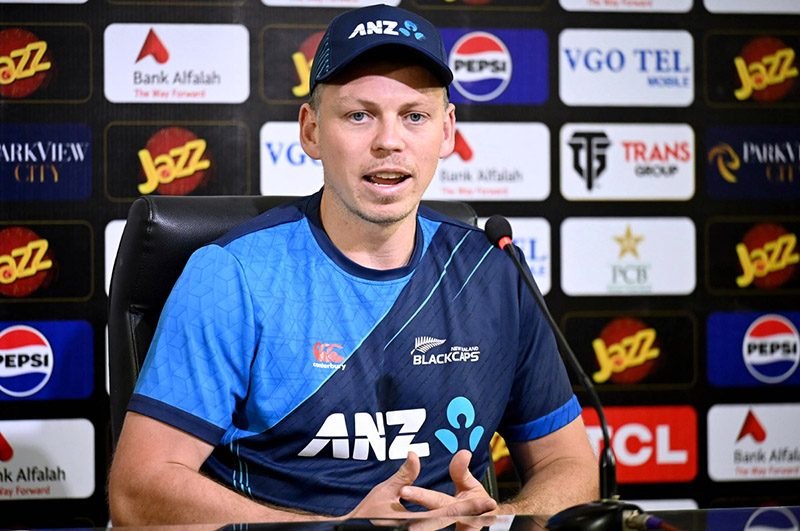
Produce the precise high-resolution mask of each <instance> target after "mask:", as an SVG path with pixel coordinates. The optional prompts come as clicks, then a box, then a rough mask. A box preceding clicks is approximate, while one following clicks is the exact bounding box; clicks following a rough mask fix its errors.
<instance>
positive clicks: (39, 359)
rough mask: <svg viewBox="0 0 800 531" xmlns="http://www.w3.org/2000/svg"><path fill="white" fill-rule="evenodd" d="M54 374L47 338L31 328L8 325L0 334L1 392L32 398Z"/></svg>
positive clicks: (50, 348) (50, 349)
mask: <svg viewBox="0 0 800 531" xmlns="http://www.w3.org/2000/svg"><path fill="white" fill-rule="evenodd" d="M52 374H53V349H52V347H51V346H50V342H49V341H48V340H47V338H46V337H45V336H44V334H42V333H41V332H39V331H38V330H36V329H35V328H32V327H30V326H25V325H15V326H10V327H8V328H6V329H4V330H3V331H2V332H0V392H3V393H6V394H7V395H10V396H14V397H25V396H31V395H33V394H35V393H37V392H38V391H39V390H41V389H42V388H43V387H44V386H45V385H47V382H48V381H49V380H50V376H51V375H52Z"/></svg>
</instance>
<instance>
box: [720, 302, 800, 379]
mask: <svg viewBox="0 0 800 531" xmlns="http://www.w3.org/2000/svg"><path fill="white" fill-rule="evenodd" d="M798 327H800V313H798V312H780V313H778V312H774V313H767V314H764V313H763V312H715V313H712V314H711V315H710V316H709V318H708V327H707V328H708V334H707V338H708V348H707V352H708V379H709V381H710V382H711V384H712V385H714V386H717V387H743V386H748V387H753V386H762V387H763V386H773V385H798V384H800V371H798V370H797V368H798V364H800V334H798Z"/></svg>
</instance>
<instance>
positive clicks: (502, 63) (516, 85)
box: [440, 28, 549, 104]
mask: <svg viewBox="0 0 800 531" xmlns="http://www.w3.org/2000/svg"><path fill="white" fill-rule="evenodd" d="M440 33H441V35H442V40H443V41H444V44H445V48H447V49H449V59H448V63H449V66H450V69H451V70H452V71H453V84H452V85H451V91H450V98H451V101H453V103H456V104H458V103H486V104H489V103H491V104H539V103H543V102H545V101H546V100H547V98H548V96H549V87H548V77H549V76H548V71H549V70H548V58H547V35H546V34H545V33H544V32H543V31H541V30H534V29H526V30H508V29H475V30H473V31H469V32H466V33H465V31H464V30H462V29H447V28H445V29H441V30H440Z"/></svg>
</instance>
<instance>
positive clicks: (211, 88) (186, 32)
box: [104, 24, 250, 103]
mask: <svg viewBox="0 0 800 531" xmlns="http://www.w3.org/2000/svg"><path fill="white" fill-rule="evenodd" d="M104 43H105V50H106V53H105V70H104V72H105V93H106V98H107V99H108V100H109V101H111V102H114V103H242V102H244V101H245V100H246V99H247V98H248V96H249V95H250V65H249V58H250V45H249V34H248V31H247V29H246V28H245V27H244V26H241V25H234V24H111V25H109V26H108V27H107V28H106V30H105V34H104ZM222 43H224V46H223V45H222Z"/></svg>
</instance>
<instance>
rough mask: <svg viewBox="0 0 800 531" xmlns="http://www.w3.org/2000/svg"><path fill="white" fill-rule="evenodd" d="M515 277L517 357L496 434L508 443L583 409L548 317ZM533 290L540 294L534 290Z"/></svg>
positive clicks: (568, 418)
mask: <svg viewBox="0 0 800 531" xmlns="http://www.w3.org/2000/svg"><path fill="white" fill-rule="evenodd" d="M515 250H516V251H517V255H518V256H519V259H520V263H522V265H523V267H524V268H525V270H526V273H527V274H528V275H530V274H531V273H530V271H529V270H528V266H527V264H526V262H525V256H524V254H523V253H522V251H521V250H519V249H518V248H516V247H515ZM515 277H516V278H517V286H516V288H517V296H518V300H519V343H518V345H519V354H518V358H517V366H516V371H515V375H514V381H513V384H512V388H511V395H510V397H509V402H508V405H507V407H506V411H505V414H504V417H503V420H502V422H501V426H500V428H499V430H498V431H499V433H500V435H502V436H503V438H504V439H506V440H508V441H528V440H532V439H538V438H539V437H542V436H544V435H547V434H548V433H552V432H554V431H556V430H558V429H560V428H562V427H564V426H566V425H567V424H569V423H570V422H572V421H573V420H575V418H577V417H578V415H580V413H581V406H580V404H579V403H578V399H577V398H576V397H575V395H574V394H573V392H572V386H571V384H570V382H569V377H568V376H567V370H566V367H564V362H563V361H562V359H561V355H560V354H559V352H558V347H557V345H556V340H555V336H554V335H553V331H552V330H551V329H550V325H549V324H548V322H547V319H546V318H545V316H544V315H543V313H542V311H541V310H540V309H539V306H538V304H537V303H536V300H535V299H534V298H533V295H532V294H531V293H530V290H528V287H527V286H526V285H525V281H524V280H523V279H522V278H520V277H519V275H515ZM531 278H533V276H531ZM534 285H535V281H534ZM536 290H537V292H538V290H539V288H538V286H536Z"/></svg>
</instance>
